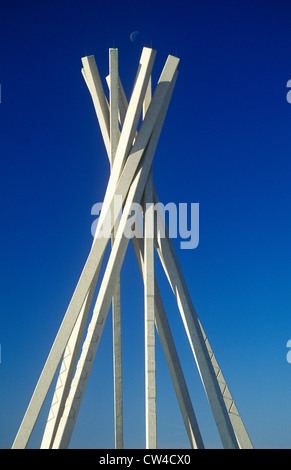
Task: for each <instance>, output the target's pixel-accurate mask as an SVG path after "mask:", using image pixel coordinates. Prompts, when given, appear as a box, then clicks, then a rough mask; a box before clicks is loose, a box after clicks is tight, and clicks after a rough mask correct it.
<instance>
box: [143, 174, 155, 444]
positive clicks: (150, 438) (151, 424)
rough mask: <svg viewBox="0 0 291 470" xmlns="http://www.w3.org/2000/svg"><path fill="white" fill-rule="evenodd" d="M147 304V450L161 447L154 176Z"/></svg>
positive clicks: (148, 209)
mask: <svg viewBox="0 0 291 470" xmlns="http://www.w3.org/2000/svg"><path fill="white" fill-rule="evenodd" d="M144 201H145V224H144V301H145V405H146V406H145V410H146V448H147V449H156V448H157V422H156V421H157V418H156V357H155V275H154V240H153V237H154V211H153V180H152V175H151V173H150V176H149V179H148V182H147V184H146V188H145V193H144Z"/></svg>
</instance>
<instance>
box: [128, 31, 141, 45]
mask: <svg viewBox="0 0 291 470" xmlns="http://www.w3.org/2000/svg"><path fill="white" fill-rule="evenodd" d="M138 34H139V31H133V32H132V33H131V34H130V36H129V39H130V40H131V42H134V41H135V39H136V37H137V35H138Z"/></svg>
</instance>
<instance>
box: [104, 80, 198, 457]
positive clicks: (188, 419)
mask: <svg viewBox="0 0 291 470" xmlns="http://www.w3.org/2000/svg"><path fill="white" fill-rule="evenodd" d="M107 78H108V79H109V77H107ZM107 82H108V85H109V87H110V83H109V80H107ZM150 99H151V80H149V85H148V89H147V92H146V95H145V99H144V103H143V118H144V117H145V114H146V112H147V109H148V106H149V103H150ZM127 107H128V102H127V99H126V96H125V93H124V90H123V87H122V83H121V81H120V80H119V120H120V123H121V125H123V121H124V116H125V114H126V111H127ZM150 178H152V174H150V176H149V179H150ZM135 224H136V225H138V224H140V222H139V219H138V218H137V219H136V221H135ZM137 231H138V232H141V231H142V229H141V228H140V230H137ZM132 243H133V247H134V250H135V254H136V257H137V261H138V265H139V268H140V271H141V274H142V277H143V278H144V246H143V243H142V240H141V239H139V238H136V237H133V239H132ZM155 322H156V328H157V331H158V335H159V338H160V341H161V345H162V348H163V351H164V354H165V358H166V361H167V365H168V368H169V372H170V375H171V379H172V382H173V386H174V390H175V393H176V397H177V400H178V403H179V407H180V410H181V414H182V418H183V421H184V425H185V428H186V431H187V434H188V438H189V442H190V445H191V447H192V448H194V449H197V448H198V449H202V448H204V444H203V440H202V437H201V434H200V431H199V427H198V424H197V420H196V416H195V413H194V410H193V406H192V402H191V398H190V395H189V392H188V388H187V385H186V381H185V378H184V374H183V370H182V367H181V364H180V361H179V357H178V354H177V351H176V347H175V343H174V340H173V337H172V333H171V330H170V326H169V323H168V319H167V316H166V313H165V309H164V306H163V301H162V298H161V295H160V291H159V288H158V284H157V281H156V279H155Z"/></svg>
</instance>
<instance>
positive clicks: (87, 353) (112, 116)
mask: <svg viewBox="0 0 291 470" xmlns="http://www.w3.org/2000/svg"><path fill="white" fill-rule="evenodd" d="M155 55H156V52H155V51H154V50H152V49H151V48H146V47H145V48H143V51H142V54H141V57H140V62H139V67H138V71H137V75H136V80H135V84H134V87H133V91H132V95H131V97H130V100H129V102H127V99H126V97H125V93H124V90H123V87H122V83H121V81H120V78H119V73H118V50H117V49H109V76H108V77H107V83H108V87H109V101H108V100H107V98H106V96H105V93H104V90H103V86H102V83H101V79H100V76H99V72H98V69H97V66H96V62H95V59H94V56H88V57H84V58H82V64H83V68H82V74H83V77H84V79H85V82H86V84H87V87H88V89H89V92H90V94H91V97H92V100H93V104H94V107H95V110H96V114H97V118H98V121H99V125H100V129H101V133H102V136H103V140H104V144H105V147H106V151H107V154H108V158H109V162H110V167H111V174H110V178H109V181H108V186H107V190H106V194H105V198H104V202H103V205H102V210H101V213H100V217H99V220H98V225H97V228H96V232H95V237H94V241H93V245H92V248H91V250H90V252H89V255H88V258H87V261H86V263H85V265H84V268H83V271H82V273H81V276H80V279H79V281H78V284H77V286H76V288H75V291H74V294H73V296H72V299H71V302H70V304H69V306H68V309H67V312H66V314H65V316H64V318H63V321H62V323H61V325H60V328H59V331H58V333H57V335H56V338H55V341H54V343H53V345H52V348H51V351H50V353H49V355H48V358H47V361H46V363H45V365H44V368H43V371H42V373H41V375H40V378H39V381H38V383H37V385H36V388H35V391H34V393H33V396H32V398H31V401H30V403H29V406H28V408H27V411H26V414H25V416H24V418H23V421H22V423H21V426H20V428H19V431H18V433H17V436H16V438H15V441H14V444H13V448H25V447H26V446H27V444H28V441H29V438H30V435H31V433H32V431H33V428H34V426H35V423H36V421H37V418H38V415H39V413H40V411H41V408H42V406H43V403H44V401H45V398H46V396H47V393H48V391H49V389H50V386H51V384H52V381H53V379H54V377H55V375H56V373H57V370H58V367H59V366H60V369H59V375H58V379H57V383H56V386H55V392H54V396H53V400H52V403H51V407H50V412H49V416H48V419H47V423H46V427H45V430H44V434H43V438H42V443H41V448H44V449H51V448H67V447H68V446H69V443H70V439H71V436H72V432H73V429H74V425H75V423H76V419H77V415H78V411H79V409H80V405H81V402H82V399H83V396H84V393H85V389H86V385H87V382H88V379H89V376H90V372H91V368H92V366H93V362H94V358H95V355H96V352H97V349H98V345H99V341H100V338H101V335H102V331H103V327H104V324H105V321H106V317H107V314H108V311H109V308H110V305H111V303H112V312H113V316H112V318H113V355H114V410H115V447H116V448H117V449H120V448H123V445H124V443H123V406H122V403H123V397H122V360H121V359H122V351H121V309H120V269H121V266H122V263H123V259H124V256H125V253H126V250H127V246H128V243H129V240H130V238H129V237H128V236H127V235H126V229H127V224H128V220H129V218H130V214H131V210H132V206H133V204H134V203H138V204H142V207H143V211H142V218H143V220H142V221H141V220H140V218H139V217H136V218H135V221H134V223H135V224H136V225H138V224H141V222H142V223H143V237H142V238H141V237H137V236H133V237H132V238H131V241H132V243H133V246H134V250H135V254H136V257H137V261H138V264H139V267H140V271H141V275H142V278H143V282H144V321H145V414H146V448H148V449H155V448H157V433H156V364H155V328H156V329H157V333H158V335H159V338H160V341H161V345H162V348H163V351H164V354H165V358H166V361H167V365H168V368H169V372H170V375H171V378H172V382H173V386H174V389H175V393H176V396H177V400H178V403H179V407H180V410H181V413H182V417H183V421H184V424H185V428H186V431H187V434H188V438H189V442H190V445H191V447H192V448H203V447H204V444H203V440H202V437H201V434H200V431H199V427H198V424H197V421H196V417H195V413H194V409H193V406H192V403H191V399H190V395H189V392H188V389H187V385H186V382H185V378H184V375H183V371H182V368H181V364H180V361H179V358H178V354H177V350H176V347H175V343H174V340H173V337H172V334H171V330H170V326H169V323H168V320H167V316H166V312H165V309H164V306H163V302H162V298H161V295H160V291H159V287H158V284H157V280H156V278H155V267H154V250H156V251H157V254H158V257H159V259H160V261H161V263H162V266H163V268H164V270H165V273H166V275H167V278H168V280H169V283H170V286H171V288H172V290H173V294H174V296H175V297H176V300H177V304H178V308H179V311H180V314H181V317H182V321H183V324H184V327H185V330H186V333H187V336H188V339H189V343H190V346H191V349H192V351H193V354H194V357H195V360H196V363H197V367H198V370H199V373H200V376H201V380H202V383H203V386H204V389H205V392H206V395H207V398H208V400H209V404H210V407H211V411H212V414H213V416H214V420H215V422H216V425H217V428H218V431H219V434H220V437H221V441H222V445H223V447H224V448H252V443H251V441H250V438H249V436H248V433H247V431H246V428H245V426H244V424H243V421H242V419H241V417H240V414H239V412H238V410H237V407H236V405H235V403H234V400H233V397H232V395H231V393H230V391H229V388H228V386H227V384H226V382H225V379H224V377H223V375H222V372H221V369H220V367H219V365H218V363H217V361H216V358H215V356H214V353H213V351H212V349H211V346H210V344H209V341H208V339H207V336H206V334H205V332H204V330H203V327H202V325H201V322H200V320H199V318H198V316H197V313H196V311H195V309H194V306H193V304H192V301H191V298H190V294H189V291H188V288H187V284H186V282H185V279H184V277H183V273H182V269H181V266H180V264H179V261H178V257H177V254H176V251H175V248H174V245H173V242H172V240H171V238H170V236H169V230H168V227H167V224H166V223H165V219H164V214H163V213H162V211H160V212H159V213H158V218H160V220H162V222H163V224H164V227H166V230H165V233H164V234H163V235H162V236H161V234H160V233H159V231H158V228H157V222H156V221H155V218H154V208H157V207H158V206H159V204H158V203H159V198H158V194H157V191H156V189H155V186H154V183H153V174H152V161H153V157H154V154H155V150H156V147H157V143H158V140H159V136H160V133H161V130H162V127H163V123H164V119H165V116H166V113H167V109H168V106H169V103H170V99H171V96H172V93H173V90H174V86H175V82H176V79H177V75H178V71H177V67H178V63H179V59H178V58H177V57H174V56H171V55H169V56H168V58H167V61H166V63H165V66H164V68H163V70H162V73H161V75H160V78H159V81H158V83H157V85H156V88H155V91H154V93H153V95H152V89H151V88H152V83H151V73H152V68H153V64H154V59H155ZM141 115H142V123H141V125H140V128H139V130H138V124H139V121H140V117H141ZM105 229H106V230H105ZM105 233H106V234H107V235H106V236H104V234H105ZM109 240H111V253H110V256H109V259H108V261H107V265H106V268H105V272H104V276H103V279H102V282H101V285H100V288H99V292H98V296H97V300H96V303H95V306H94V309H93V313H92V316H91V319H90V320H88V319H89V312H90V308H91V304H92V300H93V296H94V293H95V290H96V283H97V279H98V276H99V272H100V268H101V264H102V260H103V255H104V252H105V249H106V246H107V244H108V242H109ZM80 352H81V353H80ZM79 353H80V354H79Z"/></svg>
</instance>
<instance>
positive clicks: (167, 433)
mask: <svg viewBox="0 0 291 470" xmlns="http://www.w3.org/2000/svg"><path fill="white" fill-rule="evenodd" d="M290 27H291V5H290V3H289V2H287V1H280V0H279V1H276V2H275V1H273V2H264V1H256V0H255V1H223V2H217V1H203V2H202V1H200V2H192V1H188V2H186V1H184V0H181V1H179V2H174V1H173V2H162V1H159V0H157V1H154V2H153V1H151V0H150V1H148V2H137V1H135V2H129V1H125V2H122V1H119V2H116V1H114V0H113V1H112V2H99V1H98V2H97V1H89V0H82V1H80V0H79V1H62V2H59V1H58V2H57V1H50V2H36V1H14V0H9V1H8V0H6V1H5V0H3V1H2V2H1V6H0V83H1V104H0V119H1V126H0V137H1V139H0V149H1V150H0V151H1V171H0V191H1V197H0V210H1V232H0V256H1V270H0V289H1V316H0V343H1V364H0V447H1V448H9V447H10V446H11V445H12V442H13V440H14V437H15V435H16V432H17V429H18V427H19V425H20V423H21V420H22V418H23V415H24V412H25V410H26V407H27V405H28V402H29V400H30V397H31V395H32V392H33V390H34V387H35V385H36V382H37V380H38V377H39V374H40V372H41V370H42V367H43V365H44V362H45V360H46V357H47V355H48V353H49V350H50V347H51V345H52V342H53V340H54V337H55V335H56V333H57V330H58V327H59V325H60V323H61V320H62V317H63V315H64V313H65V311H66V308H67V306H68V303H69V301H70V298H71V295H72V293H73V291H74V288H75V285H76V283H77V281H78V278H79V275H80V273H81V270H82V268H83V265H84V262H85V260H86V258H87V255H88V252H89V249H90V246H91V243H92V237H91V232H90V229H91V224H92V222H93V220H94V218H93V217H92V215H91V207H92V205H93V204H94V203H95V202H99V201H102V200H103V196H104V192H105V188H106V184H107V180H108V176H109V165H108V161H107V156H106V153H105V148H104V145H103V141H102V137H101V133H100V130H99V127H98V123H97V120H96V117H95V113H94V109H93V105H92V102H91V98H90V96H89V93H88V91H87V88H86V86H85V83H84V81H83V78H82V75H81V72H80V70H81V57H83V56H84V55H90V54H94V55H95V58H96V62H97V64H98V67H99V71H100V74H101V76H102V77H105V76H106V75H107V74H108V49H109V47H113V46H114V47H117V48H118V50H119V62H120V75H121V79H122V81H123V83H124V87H125V90H126V92H127V94H128V95H129V94H130V92H131V89H132V85H133V81H134V78H135V73H136V68H137V65H138V61H139V57H140V53H141V50H142V47H143V46H149V47H150V46H152V47H153V48H154V49H156V50H157V57H156V61H155V66H154V79H155V80H156V79H157V78H158V76H159V74H160V71H161V69H162V67H163V64H164V62H165V60H166V57H167V55H168V54H174V55H178V57H180V59H181V61H180V65H179V71H180V73H179V77H178V82H177V85H176V88H175V91H174V95H173V98H172V102H171V105H170V108H169V111H168V114H167V118H166V121H165V126H164V129H163V132H162V135H161V138H160V141H159V145H158V149H157V152H156V155H155V160H154V180H155V185H156V187H157V190H158V193H159V197H160V199H161V201H162V202H164V203H167V202H176V203H178V202H188V203H190V202H199V204H200V243H199V246H198V248H197V249H195V250H192V251H189V250H184V251H183V250H182V251H179V258H180V262H181V265H182V268H183V271H184V275H185V278H186V280H187V283H188V286H189V290H190V293H191V296H192V300H193V303H194V305H195V307H196V310H197V312H198V315H199V317H200V319H201V321H202V324H203V326H204V328H205V330H206V333H207V335H208V337H209V340H210V343H211V345H212V347H213V349H214V352H215V354H216V357H217V359H218V362H219V364H220V365H221V368H222V371H223V373H224V376H225V378H226V380H227V383H228V385H229V388H230V390H231V392H232V394H233V396H234V398H235V401H236V404H237V406H238V408H239V410H240V412H241V415H242V417H243V419H244V422H245V424H246V427H247V429H248V431H249V434H250V436H251V439H252V441H253V444H254V446H255V447H258V448H283V447H284V448H288V447H289V448H290V447H291V437H290V436H291V398H290V390H291V364H289V363H288V362H287V360H286V354H287V351H288V350H287V348H286V343H287V341H288V339H290V338H291V308H290V300H291V299H290V297H291V295H290V280H291V276H290V235H291V233H290V228H291V226H290V209H291V207H290V206H291V204H290V202H291V198H290V176H291V175H290V151H291V104H289V103H288V102H287V100H286V94H287V91H288V90H287V88H286V83H287V81H288V80H289V79H290V78H291V34H290ZM134 30H138V31H139V32H140V33H139V35H138V37H137V39H136V41H134V42H131V41H130V39H129V36H130V33H131V32H132V31H134ZM104 86H105V85H104ZM157 275H158V280H159V282H160V285H161V291H162V296H163V299H164V301H165V305H166V309H167V312H168V316H169V320H170V323H171V326H172V329H173V333H174V337H175V340H176V343H177V349H178V352H179V355H180V359H181V362H182V366H183V370H184V372H185V376H186V380H187V383H188V386H189V390H190V392H191V397H192V399H193V405H194V409H195V412H196V415H197V418H198V422H199V425H200V428H201V432H202V436H203V439H204V442H205V445H206V447H210V448H212V447H220V446H221V444H220V438H219V436H218V433H217V431H216V428H215V425H214V423H213V418H212V416H211V413H210V410H209V406H208V403H207V399H206V398H205V395H204V390H203V386H202V384H201V382H200V379H199V375H198V372H197V369H196V365H195V361H194V359H193V357H192V355H191V350H190V347H189V346H188V344H187V338H186V335H185V332H184V330H183V326H182V322H181V319H180V316H179V312H178V309H177V306H176V304H175V299H174V297H173V296H172V293H171V292H170V289H169V287H168V285H167V282H166V280H165V277H164V276H163V273H162V270H161V268H160V267H159V266H157ZM122 315H123V333H124V334H123V366H124V413H125V446H126V447H127V448H142V447H144V445H145V444H144V443H145V432H144V358H143V335H144V332H143V285H142V282H141V278H140V275H139V270H138V267H137V263H136V261H135V259H134V255H133V250H132V247H131V246H130V247H129V251H128V253H127V255H126V258H125V264H124V267H123V269H122ZM157 371H158V375H157V412H158V446H159V447H160V448H166V447H174V448H183V447H187V446H188V440H187V436H186V432H185V430H184V429H183V423H182V419H181V416H180V412H179V408H178V405H177V403H176V399H175V395H174V391H173V387H172V385H171V380H170V377H169V373H168V371H167V367H166V363H165V359H164V358H163V354H162V351H161V348H160V345H159V343H158V342H157ZM50 400H51V394H50V395H49V397H48V400H47V401H46V403H45V406H44V409H43V412H42V413H41V415H40V420H39V423H38V424H37V426H36V428H35V431H34V432H33V435H32V437H31V441H30V447H38V446H39V445H40V439H41V433H42V430H43V427H44V424H45V420H46V416H47V412H48V408H49V405H50ZM98 402H99V403H100V404H101V406H99V407H97V406H96V404H97V403H98ZM113 436H114V433H113V393H112V339H111V314H109V316H108V319H107V323H106V326H105V329H104V333H103V336H102V340H101V343H100V347H99V350H98V353H97V357H96V361H95V364H94V368H93V371H92V374H91V376H90V380H89V384H88V387H87V390H86V394H85V398H84V401H83V404H82V407H81V410H80V414H79V418H78V422H77V425H76V428H75V431H74V434H73V437H72V441H71V447H72V448H76V447H82V448H84V447H98V448H110V447H113V446H114V437H113Z"/></svg>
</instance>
